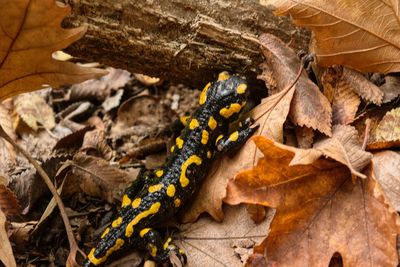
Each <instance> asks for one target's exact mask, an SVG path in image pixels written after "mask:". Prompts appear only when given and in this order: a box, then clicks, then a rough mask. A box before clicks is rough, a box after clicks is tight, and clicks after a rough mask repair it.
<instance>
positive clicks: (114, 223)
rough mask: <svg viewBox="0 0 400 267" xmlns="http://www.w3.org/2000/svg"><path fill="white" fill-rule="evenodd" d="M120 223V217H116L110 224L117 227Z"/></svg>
mask: <svg viewBox="0 0 400 267" xmlns="http://www.w3.org/2000/svg"><path fill="white" fill-rule="evenodd" d="M121 223H122V217H118V218H117V219H115V220H114V221H113V222H112V224H111V226H112V227H114V228H117V227H118V226H120V224H121Z"/></svg>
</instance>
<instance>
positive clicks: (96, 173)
mask: <svg viewBox="0 0 400 267" xmlns="http://www.w3.org/2000/svg"><path fill="white" fill-rule="evenodd" d="M73 160H74V161H73V163H72V164H71V166H72V167H73V169H72V173H73V175H72V176H71V177H70V178H71V180H70V181H68V182H69V183H70V184H69V185H68V186H73V185H77V183H78V184H79V186H80V187H81V189H82V190H83V191H84V192H85V193H86V194H88V195H91V196H94V197H102V198H103V199H105V200H107V201H108V202H111V203H112V202H113V200H114V198H119V197H118V194H119V193H120V191H122V190H123V189H124V188H126V187H128V185H129V184H130V183H131V182H132V181H133V180H134V179H135V177H136V175H137V172H136V173H133V172H132V173H128V172H125V171H123V170H120V169H118V168H116V167H113V166H111V165H110V163H109V162H108V161H106V160H104V159H102V158H97V157H93V156H87V155H84V154H82V153H77V154H76V155H75V156H74V158H73ZM135 174H136V175H135ZM72 178H73V179H72ZM66 186H67V185H66Z"/></svg>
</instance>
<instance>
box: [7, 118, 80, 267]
mask: <svg viewBox="0 0 400 267" xmlns="http://www.w3.org/2000/svg"><path fill="white" fill-rule="evenodd" d="M0 137H3V138H4V139H5V140H6V141H7V142H9V143H10V144H11V145H12V146H13V147H14V148H15V149H16V150H17V151H19V152H20V153H21V154H22V155H24V156H25V157H26V159H27V160H28V161H29V162H30V163H31V164H32V165H33V167H35V169H36V171H37V172H38V173H39V175H40V176H41V177H42V178H43V181H44V182H45V183H46V185H47V187H48V188H49V190H50V192H51V193H52V195H53V197H54V199H55V201H56V203H57V206H58V208H59V210H60V214H61V218H62V220H63V222H64V226H65V231H66V232H67V237H68V243H69V247H70V253H69V255H68V259H67V266H78V264H77V262H76V260H75V258H76V253H77V252H80V253H81V254H82V255H85V254H84V253H83V251H81V250H80V249H79V247H78V245H77V243H76V241H75V237H74V233H73V231H72V227H71V224H70V223H69V220H68V215H67V213H66V211H65V206H64V203H63V202H62V200H61V198H60V196H59V195H58V193H57V189H56V188H55V187H54V185H53V183H52V182H51V179H50V177H49V176H48V175H47V173H46V172H45V171H44V170H43V168H42V167H41V166H40V165H39V164H38V163H37V162H36V160H35V159H33V158H32V156H31V155H29V153H28V152H27V151H25V150H24V149H23V148H22V147H21V146H20V145H18V144H17V143H16V142H15V141H14V140H13V139H12V138H11V137H10V136H8V134H7V133H6V132H5V131H4V129H3V127H2V126H1V125H0Z"/></svg>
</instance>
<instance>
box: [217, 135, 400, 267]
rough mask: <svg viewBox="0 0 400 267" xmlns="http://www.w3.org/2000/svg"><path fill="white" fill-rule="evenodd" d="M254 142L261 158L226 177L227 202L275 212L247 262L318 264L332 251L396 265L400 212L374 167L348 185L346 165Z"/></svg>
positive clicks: (347, 260) (363, 262) (346, 258)
mask: <svg viewBox="0 0 400 267" xmlns="http://www.w3.org/2000/svg"><path fill="white" fill-rule="evenodd" d="M254 140H255V142H256V144H257V147H259V148H260V149H261V151H262V152H263V154H264V158H262V159H260V160H259V162H258V164H257V166H255V167H254V168H253V169H252V170H249V171H244V172H242V173H240V174H238V175H237V177H236V178H235V179H234V180H231V181H230V182H229V184H228V188H227V197H226V199H225V201H226V202H228V203H229V204H238V203H250V204H261V205H265V206H270V207H274V208H276V209H277V210H276V214H275V217H274V219H273V221H272V224H271V230H270V233H269V234H268V237H267V239H266V240H264V241H263V243H262V244H260V245H259V246H258V247H256V248H255V255H254V256H253V257H251V259H250V260H249V261H248V266H255V263H257V262H260V261H261V260H260V258H264V260H267V261H268V264H269V265H271V266H299V267H301V266H321V267H322V266H328V264H329V262H330V260H331V257H332V255H334V253H336V252H338V253H340V255H341V256H342V258H343V262H344V264H345V265H346V266H347V265H348V266H396V264H397V261H398V260H397V251H396V235H397V234H398V233H400V228H399V226H398V225H397V220H398V217H397V216H398V215H397V214H396V212H395V211H394V210H393V209H392V208H391V207H390V206H389V205H388V204H387V202H386V199H385V197H384V195H383V194H382V191H381V190H380V187H379V185H378V184H377V183H376V182H375V179H374V177H373V174H372V172H371V171H369V172H368V173H367V176H368V178H367V179H365V180H364V179H357V180H355V182H354V183H353V181H352V179H351V175H350V172H349V171H348V169H347V167H345V166H344V165H341V164H338V163H336V162H333V161H329V160H325V159H317V160H315V161H313V162H312V163H307V162H308V161H309V159H308V158H307V157H304V155H306V154H307V150H302V149H298V148H293V147H288V146H285V145H281V144H278V143H275V142H272V141H270V140H268V139H265V138H263V137H256V138H254ZM295 158H297V159H300V161H299V160H297V163H299V164H298V165H293V161H294V160H295ZM261 262H262V261H261Z"/></svg>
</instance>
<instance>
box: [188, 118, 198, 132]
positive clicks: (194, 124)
mask: <svg viewBox="0 0 400 267" xmlns="http://www.w3.org/2000/svg"><path fill="white" fill-rule="evenodd" d="M197 127H199V121H198V120H196V119H193V120H191V121H190V123H189V129H190V130H194V129H196V128H197Z"/></svg>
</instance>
